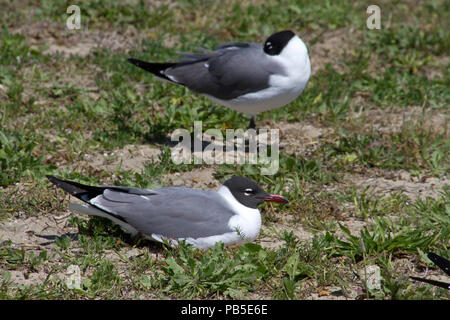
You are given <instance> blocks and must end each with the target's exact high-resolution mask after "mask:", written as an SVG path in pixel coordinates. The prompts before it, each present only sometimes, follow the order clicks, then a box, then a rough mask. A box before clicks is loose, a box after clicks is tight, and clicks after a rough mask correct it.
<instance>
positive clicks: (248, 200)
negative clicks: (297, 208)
mask: <svg viewBox="0 0 450 320" xmlns="http://www.w3.org/2000/svg"><path fill="white" fill-rule="evenodd" d="M223 185H224V186H226V187H227V188H228V189H229V190H230V192H231V194H232V195H233V196H234V197H235V198H236V200H237V201H239V202H240V203H241V204H243V205H244V206H246V207H249V208H252V209H256V208H257V207H258V205H260V204H261V203H263V202H264V201H269V202H283V203H286V202H288V201H287V200H286V198H284V197H282V196H279V195H275V194H270V193H267V192H266V191H264V190H263V188H261V187H260V186H259V185H258V184H257V183H255V182H253V181H252V180H250V179H247V178H244V177H239V176H233V177H232V178H230V179H228V180H227V181H225V183H224V184H223Z"/></svg>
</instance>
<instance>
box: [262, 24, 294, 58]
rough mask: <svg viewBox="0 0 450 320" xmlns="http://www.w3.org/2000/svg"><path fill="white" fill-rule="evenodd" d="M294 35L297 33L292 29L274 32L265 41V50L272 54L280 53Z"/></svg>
mask: <svg viewBox="0 0 450 320" xmlns="http://www.w3.org/2000/svg"><path fill="white" fill-rule="evenodd" d="M293 37H295V33H293V32H292V31H290V30H285V31H280V32H277V33H274V34H273V35H271V36H270V37H269V38H267V40H266V42H265V43H264V52H265V53H267V54H268V55H271V56H276V55H278V54H280V52H281V51H282V50H283V49H284V47H285V46H286V45H287V44H288V42H289V41H290V40H291V39H292V38H293Z"/></svg>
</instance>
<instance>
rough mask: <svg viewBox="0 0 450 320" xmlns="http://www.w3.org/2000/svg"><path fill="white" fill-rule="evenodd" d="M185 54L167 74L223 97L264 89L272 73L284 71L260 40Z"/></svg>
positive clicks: (205, 92) (215, 95)
mask: <svg viewBox="0 0 450 320" xmlns="http://www.w3.org/2000/svg"><path fill="white" fill-rule="evenodd" d="M182 54H183V55H184V56H186V58H185V59H184V60H181V61H180V63H179V64H177V65H175V66H174V67H171V68H168V69H167V70H165V71H164V74H165V75H166V76H168V77H169V78H170V79H172V80H174V81H175V82H177V83H180V84H183V85H185V86H187V87H188V88H189V89H191V90H193V91H196V92H199V93H203V94H208V95H211V96H214V97H216V98H219V99H222V100H230V99H234V98H236V97H238V96H240V95H243V94H246V93H250V92H256V91H259V90H262V89H265V88H267V87H268V86H269V77H270V75H271V74H273V73H279V72H283V70H279V66H278V65H277V64H276V63H275V62H273V61H271V60H270V59H269V58H267V56H266V55H265V54H264V51H263V49H262V46H261V45H260V44H257V43H239V42H231V43H227V44H224V45H222V46H219V47H218V49H217V50H216V51H214V52H212V53H210V54H201V53H194V54H189V53H182Z"/></svg>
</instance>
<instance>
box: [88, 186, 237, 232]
mask: <svg viewBox="0 0 450 320" xmlns="http://www.w3.org/2000/svg"><path fill="white" fill-rule="evenodd" d="M124 191H125V192H124ZM90 204H91V205H93V206H95V207H97V208H100V209H102V210H105V211H107V212H110V213H112V214H113V215H114V216H116V217H119V218H120V219H121V220H125V222H127V223H128V224H130V225H132V226H133V227H134V228H136V229H137V230H138V231H140V232H141V233H143V234H147V235H151V234H158V235H162V236H165V237H168V238H174V239H176V238H188V237H192V238H199V237H208V236H212V235H218V234H223V233H226V232H231V231H233V230H231V229H230V228H229V227H228V221H229V219H230V218H231V217H232V216H233V212H232V211H231V210H230V209H229V207H228V206H227V204H226V202H225V201H224V200H223V198H222V197H221V196H220V195H219V194H218V193H216V192H214V191H203V190H195V189H189V188H182V187H169V188H161V189H155V190H145V192H143V191H140V193H139V194H134V193H129V190H120V189H106V190H105V191H104V192H103V194H102V195H101V196H98V197H96V198H95V199H92V200H91V201H90Z"/></svg>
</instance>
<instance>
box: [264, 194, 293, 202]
mask: <svg viewBox="0 0 450 320" xmlns="http://www.w3.org/2000/svg"><path fill="white" fill-rule="evenodd" d="M262 199H263V200H264V201H267V202H279V203H288V202H289V201H288V200H287V199H286V198H285V197H283V196H280V195H278V194H269V195H268V196H266V197H263V198H262Z"/></svg>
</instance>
